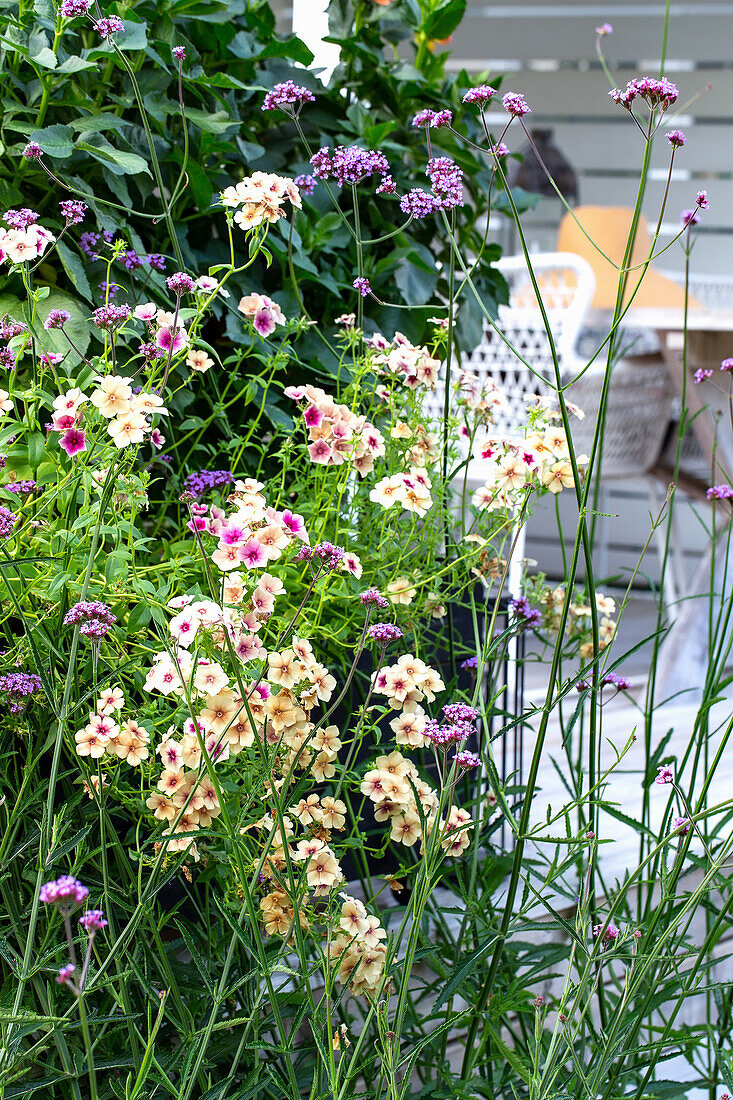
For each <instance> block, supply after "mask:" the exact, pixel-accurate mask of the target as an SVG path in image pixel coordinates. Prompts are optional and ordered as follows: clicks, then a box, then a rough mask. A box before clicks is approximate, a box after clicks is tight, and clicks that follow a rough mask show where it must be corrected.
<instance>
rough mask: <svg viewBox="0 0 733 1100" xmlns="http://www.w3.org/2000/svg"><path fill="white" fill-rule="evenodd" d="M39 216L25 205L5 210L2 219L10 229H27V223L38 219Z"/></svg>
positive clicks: (32, 222)
mask: <svg viewBox="0 0 733 1100" xmlns="http://www.w3.org/2000/svg"><path fill="white" fill-rule="evenodd" d="M39 216H40V215H39V214H37V213H36V211H35V210H29V209H28V207H27V206H23V207H22V208H21V209H19V210H18V209H16V210H6V211H5V213H4V214H3V221H4V222H5V224H6V225H9V226H10V228H11V229H27V228H28V226H29V225H33V224H34V223H35V222H37V221H38V218H39Z"/></svg>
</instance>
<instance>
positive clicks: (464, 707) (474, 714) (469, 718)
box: [443, 703, 480, 725]
mask: <svg viewBox="0 0 733 1100" xmlns="http://www.w3.org/2000/svg"><path fill="white" fill-rule="evenodd" d="M479 713H480V712H479V711H478V710H477V709H476V707H471V706H469V705H468V703H446V705H445V706H444V707H443V714H444V715H445V716H446V718H447V719H448V721H449V722H455V723H461V722H463V723H464V724H466V725H472V724H473V723H474V722H475V721H476V719H477V718H478V716H479Z"/></svg>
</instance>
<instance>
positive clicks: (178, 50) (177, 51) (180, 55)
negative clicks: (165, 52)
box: [171, 46, 186, 61]
mask: <svg viewBox="0 0 733 1100" xmlns="http://www.w3.org/2000/svg"><path fill="white" fill-rule="evenodd" d="M171 55H172V57H173V58H174V59H175V60H176V61H185V60H186V49H185V47H184V46H174V47H173V49H172V50H171Z"/></svg>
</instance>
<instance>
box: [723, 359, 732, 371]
mask: <svg viewBox="0 0 733 1100" xmlns="http://www.w3.org/2000/svg"><path fill="white" fill-rule="evenodd" d="M720 369H721V370H726V371H727V370H733V359H723V361H722V362H721V364H720Z"/></svg>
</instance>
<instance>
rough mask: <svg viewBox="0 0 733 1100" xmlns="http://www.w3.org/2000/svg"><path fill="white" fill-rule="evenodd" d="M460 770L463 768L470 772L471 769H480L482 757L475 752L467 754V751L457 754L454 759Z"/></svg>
mask: <svg viewBox="0 0 733 1100" xmlns="http://www.w3.org/2000/svg"><path fill="white" fill-rule="evenodd" d="M453 759H454V760H455V762H456V764H457V765H458V767H459V768H463V769H464V770H466V771H468V769H469V768H480V767H481V757H480V756H477V755H476V753H475V752H467V751H466V750H465V749H464V750H463V751H462V752H457V753H456V755H455V756H454V757H453Z"/></svg>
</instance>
